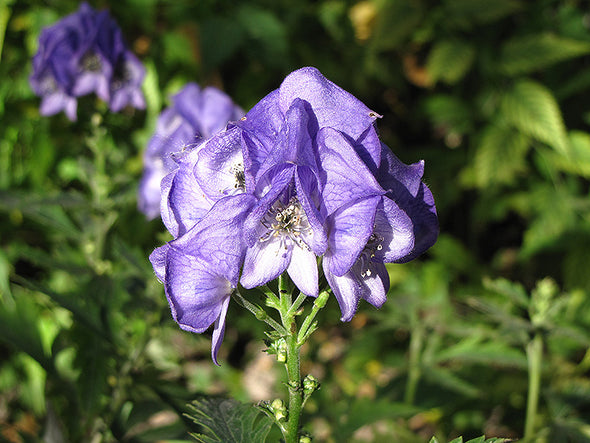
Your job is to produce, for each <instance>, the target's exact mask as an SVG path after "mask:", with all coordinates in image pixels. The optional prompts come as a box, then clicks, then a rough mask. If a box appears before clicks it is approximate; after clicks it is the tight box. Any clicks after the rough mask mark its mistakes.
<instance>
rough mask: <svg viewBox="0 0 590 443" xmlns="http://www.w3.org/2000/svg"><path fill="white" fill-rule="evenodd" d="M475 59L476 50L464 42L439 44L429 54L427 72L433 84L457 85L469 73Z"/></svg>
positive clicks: (441, 42) (449, 41)
mask: <svg viewBox="0 0 590 443" xmlns="http://www.w3.org/2000/svg"><path fill="white" fill-rule="evenodd" d="M474 58H475V48H474V47H473V46H472V45H471V44H470V43H468V42H465V41H462V40H443V41H440V42H437V43H436V44H435V46H434V47H433V48H432V50H431V51H430V53H429V54H428V58H427V60H426V70H427V71H428V74H429V76H430V79H431V81H432V82H433V83H436V82H437V81H443V82H445V83H449V84H454V83H457V82H458V81H459V80H461V78H462V77H463V76H464V75H465V74H466V73H467V71H468V70H469V68H470V67H471V64H472V63H473V60H474Z"/></svg>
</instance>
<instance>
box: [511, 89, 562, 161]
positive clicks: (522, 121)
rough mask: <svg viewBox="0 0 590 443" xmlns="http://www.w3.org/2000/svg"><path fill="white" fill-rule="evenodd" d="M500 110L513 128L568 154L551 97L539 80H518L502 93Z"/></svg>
mask: <svg viewBox="0 0 590 443" xmlns="http://www.w3.org/2000/svg"><path fill="white" fill-rule="evenodd" d="M500 112H501V114H502V116H503V117H504V118H505V119H506V121H507V122H508V123H509V124H511V125H513V126H514V127H515V128H516V129H518V130H520V131H522V132H523V133H525V134H527V135H530V136H531V137H533V138H535V139H536V140H538V141H541V142H544V143H547V144H548V145H549V146H551V147H553V148H554V149H555V150H556V151H557V152H560V153H561V154H564V155H568V154H569V141H568V138H567V133H566V130H565V126H564V123H563V119H562V117H561V111H560V109H559V105H558V104H557V101H556V100H555V97H554V96H553V94H552V93H551V91H549V89H547V88H546V87H545V86H543V85H542V84H540V83H537V82H534V81H532V80H519V81H518V82H516V84H515V85H514V87H513V88H512V89H511V90H509V91H507V92H506V93H505V94H504V97H503V99H502V103H501V106H500Z"/></svg>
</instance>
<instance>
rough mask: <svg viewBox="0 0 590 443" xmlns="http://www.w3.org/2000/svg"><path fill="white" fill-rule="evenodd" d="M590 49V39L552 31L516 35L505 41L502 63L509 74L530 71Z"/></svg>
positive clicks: (500, 62) (584, 52)
mask: <svg viewBox="0 0 590 443" xmlns="http://www.w3.org/2000/svg"><path fill="white" fill-rule="evenodd" d="M588 53H590V42H584V41H579V40H573V39H569V38H564V37H560V36H557V35H555V34H550V33H541V34H531V35H525V36H522V37H516V38H514V39H512V40H509V41H508V42H507V43H506V44H505V45H504V47H503V48H502V52H501V55H500V60H499V67H500V69H501V70H502V71H503V72H504V73H506V74H508V75H519V74H528V73H530V72H533V71H538V70H541V69H543V68H546V67H547V66H550V65H552V64H554V63H558V62H560V61H563V60H567V59H571V58H574V57H579V56H581V55H584V54H588Z"/></svg>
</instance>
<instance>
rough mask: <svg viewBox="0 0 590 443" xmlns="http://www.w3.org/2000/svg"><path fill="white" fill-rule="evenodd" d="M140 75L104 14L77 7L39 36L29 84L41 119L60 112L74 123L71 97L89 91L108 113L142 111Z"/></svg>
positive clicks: (74, 98) (74, 106) (74, 103)
mask: <svg viewBox="0 0 590 443" xmlns="http://www.w3.org/2000/svg"><path fill="white" fill-rule="evenodd" d="M144 75H145V70H144V68H143V66H142V64H141V63H140V62H139V60H138V59H137V57H135V55H134V54H133V53H132V52H131V51H129V50H128V49H127V46H126V45H125V42H124V41H123V35H122V33H121V29H120V28H119V26H118V25H117V24H116V23H115V21H114V20H113V19H111V17H110V16H109V14H108V12H107V11H100V12H98V11H95V10H94V9H93V8H92V7H91V6H89V5H88V4H87V3H82V4H81V5H80V8H79V9H78V11H77V12H75V13H73V14H70V15H68V16H66V17H64V18H63V19H61V20H60V21H59V22H57V23H56V24H54V25H53V26H50V27H48V28H46V29H44V30H43V31H42V32H41V36H40V38H39V49H38V51H37V53H36V54H35V56H34V57H33V74H32V75H31V78H30V82H31V86H32V88H33V90H34V91H35V93H36V94H37V95H39V96H40V97H41V98H42V100H41V109H40V111H41V114H42V115H53V114H57V113H58V112H60V111H65V113H66V115H67V116H68V118H69V119H70V120H72V121H74V120H76V113H77V105H78V102H77V97H80V96H83V95H87V94H90V93H93V92H94V93H96V95H97V96H98V97H100V98H101V99H102V100H104V101H105V102H107V103H108V104H109V107H110V109H111V110H112V111H114V112H118V111H120V110H121V109H123V108H124V107H125V106H127V105H131V106H134V107H136V108H140V109H142V108H144V107H145V102H144V97H143V94H142V92H141V83H142V82H143V77H144Z"/></svg>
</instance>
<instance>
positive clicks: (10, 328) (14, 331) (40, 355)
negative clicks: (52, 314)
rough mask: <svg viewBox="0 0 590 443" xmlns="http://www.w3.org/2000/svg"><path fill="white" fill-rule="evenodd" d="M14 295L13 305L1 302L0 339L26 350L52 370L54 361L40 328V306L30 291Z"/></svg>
mask: <svg viewBox="0 0 590 443" xmlns="http://www.w3.org/2000/svg"><path fill="white" fill-rule="evenodd" d="M15 291H16V290H15ZM19 292H20V291H19ZM14 295H15V297H14V304H13V306H10V307H9V306H7V305H6V304H0V340H2V341H3V342H6V343H9V344H10V345H12V346H14V348H15V349H16V350H17V351H22V352H25V353H26V354H28V355H29V356H31V357H32V358H33V359H35V360H36V361H37V362H38V363H39V364H40V365H41V366H42V367H43V368H45V369H46V370H51V369H52V368H53V362H52V360H51V356H50V355H49V354H48V353H47V352H46V346H45V345H44V343H43V338H42V334H41V331H40V329H39V318H40V308H39V307H38V305H37V304H36V303H35V302H34V300H33V298H32V297H31V296H30V294H29V293H26V292H24V291H23V292H22V294H17V293H15V294H14Z"/></svg>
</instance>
